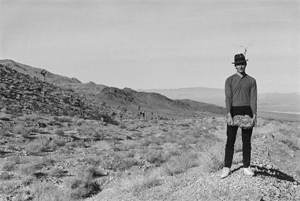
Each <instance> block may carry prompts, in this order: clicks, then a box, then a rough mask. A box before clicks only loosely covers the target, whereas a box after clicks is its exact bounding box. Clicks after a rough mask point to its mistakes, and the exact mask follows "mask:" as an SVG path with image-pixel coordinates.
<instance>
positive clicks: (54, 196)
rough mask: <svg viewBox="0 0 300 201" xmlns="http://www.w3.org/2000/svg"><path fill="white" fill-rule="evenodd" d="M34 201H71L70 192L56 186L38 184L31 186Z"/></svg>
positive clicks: (45, 183) (44, 183) (43, 183)
mask: <svg viewBox="0 0 300 201" xmlns="http://www.w3.org/2000/svg"><path fill="white" fill-rule="evenodd" d="M31 189H32V194H33V195H34V198H33V201H41V200H43V201H71V200H72V199H71V192H70V190H63V189H60V188H59V187H57V186H55V185H54V184H49V183H47V182H37V183H35V184H34V185H32V186H31Z"/></svg>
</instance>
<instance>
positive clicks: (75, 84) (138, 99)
mask: <svg viewBox="0 0 300 201" xmlns="http://www.w3.org/2000/svg"><path fill="white" fill-rule="evenodd" d="M0 64H2V65H3V66H5V67H6V68H10V69H13V70H16V71H17V72H20V73H21V74H25V75H29V76H30V77H31V78H33V79H35V80H37V81H38V82H39V83H49V84H52V85H53V87H59V88H60V89H61V90H64V91H73V92H75V93H76V94H78V95H80V96H81V97H84V98H85V99H86V101H89V102H90V104H91V103H93V104H95V105H97V104H102V103H105V104H107V105H111V106H114V107H116V108H124V109H126V110H129V111H131V112H134V113H135V112H137V110H138V108H140V110H141V111H142V110H146V111H147V113H155V114H157V115H163V116H166V115H171V116H172V115H176V114H177V115H179V116H182V115H199V114H201V113H202V112H210V113H216V114H222V115H223V114H225V109H224V108H222V107H220V106H216V105H213V104H206V103H203V102H196V101H194V102H193V104H192V105H191V102H189V101H187V100H185V101H181V100H172V99H169V98H167V97H165V96H163V95H161V94H158V93H147V92H137V91H134V90H132V89H129V88H124V89H118V88H115V87H107V86H105V85H101V84H96V83H94V82H89V83H81V82H80V81H79V80H78V79H76V78H68V77H66V76H60V75H56V74H54V73H51V72H48V71H46V74H45V77H44V76H43V75H42V74H41V71H42V70H43V69H39V68H34V67H30V66H28V65H24V64H20V63H17V62H15V61H12V60H2V61H0ZM23 77H24V76H23ZM44 79H45V82H44ZM20 90H21V89H20ZM49 95H50V94H49Z"/></svg>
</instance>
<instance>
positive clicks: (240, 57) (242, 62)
mask: <svg viewBox="0 0 300 201" xmlns="http://www.w3.org/2000/svg"><path fill="white" fill-rule="evenodd" d="M247 61H248V59H247V60H246V58H245V56H244V54H236V55H234V62H232V64H234V66H235V68H236V70H237V72H239V73H241V74H243V73H245V69H246V66H247Z"/></svg>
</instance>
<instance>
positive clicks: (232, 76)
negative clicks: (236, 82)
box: [226, 73, 237, 81]
mask: <svg viewBox="0 0 300 201" xmlns="http://www.w3.org/2000/svg"><path fill="white" fill-rule="evenodd" d="M236 75H237V74H236V73H235V74H233V75H230V76H229V77H228V78H227V79H226V81H227V80H231V79H233V78H234V77H235V76H236Z"/></svg>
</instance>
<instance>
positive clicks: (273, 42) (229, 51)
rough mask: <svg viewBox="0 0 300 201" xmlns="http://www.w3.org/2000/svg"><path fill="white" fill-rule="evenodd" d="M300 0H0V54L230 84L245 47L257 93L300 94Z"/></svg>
mask: <svg viewBox="0 0 300 201" xmlns="http://www.w3.org/2000/svg"><path fill="white" fill-rule="evenodd" d="M299 2H300V1H297V0H282V1H276V0H230V1H229V0H198V1H196V0H0V59H11V60H14V61H16V62H19V63H22V64H26V65H29V66H32V67H37V68H43V69H46V70H48V71H50V72H52V73H55V74H59V75H64V76H68V77H75V78H77V79H79V80H80V81H81V82H83V83H86V82H89V81H93V82H95V83H97V84H104V85H107V86H112V87H118V88H125V87H129V88H132V89H176V88H186V87H209V88H221V89H223V88H224V85H225V80H226V78H227V77H229V76H230V75H232V74H234V73H235V72H236V70H235V68H234V65H233V64H232V62H233V60H234V55H235V54H237V53H241V52H244V51H245V48H247V52H246V58H247V59H249V61H248V65H247V68H246V72H247V73H248V74H249V75H250V76H252V77H254V78H255V79H256V82H257V85H258V92H259V93H266V92H279V93H291V92H300V79H299V78H300V59H299V56H300V36H299V34H300V3H299Z"/></svg>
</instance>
